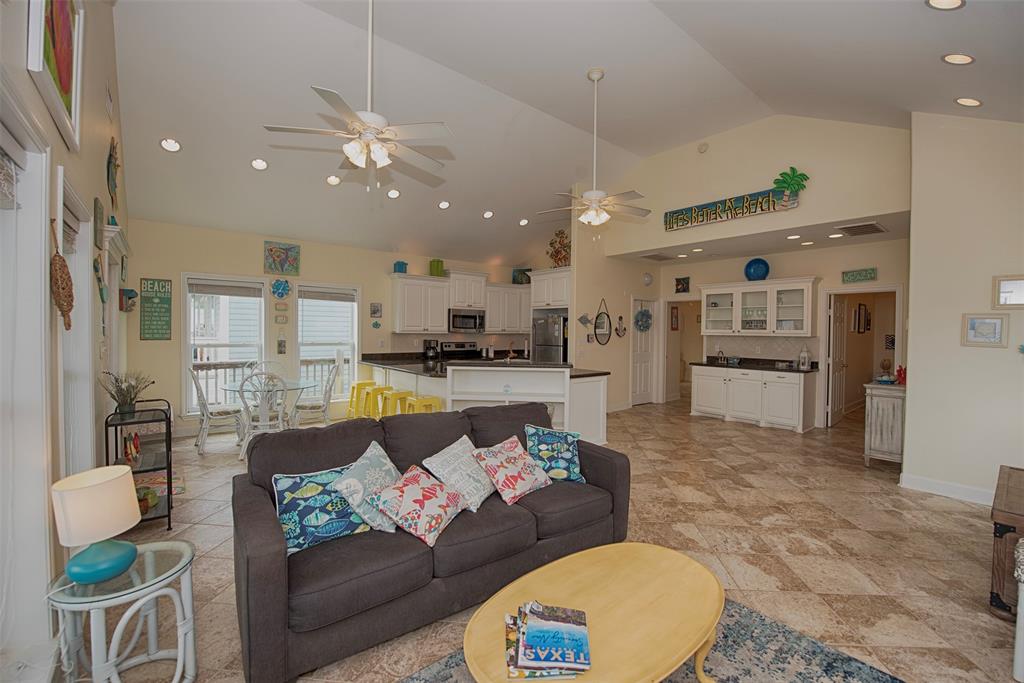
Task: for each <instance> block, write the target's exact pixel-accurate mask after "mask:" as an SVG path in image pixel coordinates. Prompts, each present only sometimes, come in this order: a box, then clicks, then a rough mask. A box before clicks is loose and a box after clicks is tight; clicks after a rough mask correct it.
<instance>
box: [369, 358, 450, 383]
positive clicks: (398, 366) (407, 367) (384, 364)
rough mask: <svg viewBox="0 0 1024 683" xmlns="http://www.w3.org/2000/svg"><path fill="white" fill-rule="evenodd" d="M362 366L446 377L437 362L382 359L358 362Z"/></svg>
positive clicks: (442, 367) (440, 364) (440, 377)
mask: <svg viewBox="0 0 1024 683" xmlns="http://www.w3.org/2000/svg"><path fill="white" fill-rule="evenodd" d="M359 362H360V363H362V364H363V365H372V366H375V367H378V368H384V369H386V370H398V371H399V372H408V373H411V374H413V375H419V376H420V377H435V378H438V379H444V378H445V377H447V376H448V371H447V370H446V369H445V364H444V363H442V362H439V361H425V360H422V359H420V360H418V361H417V360H413V359H411V358H396V359H394V360H391V359H384V358H374V359H370V360H367V359H363V360H361V361H359Z"/></svg>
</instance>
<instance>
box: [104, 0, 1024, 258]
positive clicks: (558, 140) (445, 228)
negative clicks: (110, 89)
mask: <svg viewBox="0 0 1024 683" xmlns="http://www.w3.org/2000/svg"><path fill="white" fill-rule="evenodd" d="M115 21H116V40H117V53H118V81H119V91H120V106H121V115H122V126H123V129H124V145H123V149H124V154H125V171H126V178H125V185H126V187H127V192H126V194H127V196H128V201H129V215H130V216H131V217H138V218H145V219H149V220H156V221H163V222H169V223H181V224H191V225H202V226H208V227H216V228H223V229H229V230H242V231H253V232H261V233H269V234H273V235H278V236H281V237H293V238H301V239H311V240H321V241H327V242H340V243H348V244H353V245H357V246H362V247H367V248H374V249H385V250H400V251H408V252H412V253H419V254H424V255H442V256H444V257H447V258H457V259H467V260H477V261H488V262H495V263H504V264H509V265H512V264H518V263H521V262H523V261H525V260H526V259H528V258H530V257H531V256H533V255H535V254H537V253H538V252H539V251H540V250H541V249H542V247H543V245H544V243H546V241H547V239H548V238H549V236H550V233H551V232H552V231H553V230H554V229H555V228H557V227H560V226H561V225H563V224H564V223H565V220H564V219H558V218H547V219H544V218H541V217H538V216H536V215H535V212H536V211H538V210H541V209H547V208H553V207H555V206H559V205H562V202H561V200H559V199H557V198H555V197H554V196H553V193H555V192H562V191H565V190H566V189H567V188H568V187H569V186H570V185H571V184H572V183H574V182H576V181H589V175H590V155H591V150H590V131H591V126H592V122H591V116H592V110H591V107H592V99H591V97H592V94H591V93H592V91H591V85H590V83H589V82H588V81H587V80H586V78H585V73H586V71H587V69H588V68H589V67H592V66H601V67H604V68H605V70H606V71H607V77H606V78H605V80H604V81H602V83H601V86H600V87H601V116H600V121H599V131H600V137H601V144H600V148H599V164H598V183H599V185H602V186H606V187H607V186H608V185H610V184H611V183H612V182H613V181H614V180H615V179H616V178H617V177H618V176H619V175H621V174H622V173H623V172H624V171H625V170H626V169H628V168H629V167H630V166H632V165H634V164H636V163H637V162H639V161H640V159H642V158H643V157H644V156H647V155H650V154H652V153H655V152H658V151H662V150H664V149H667V148H671V147H674V146H677V145H680V144H683V143H686V142H692V141H694V140H698V139H700V138H702V137H704V136H707V135H710V134H712V133H717V132H721V131H723V130H727V129H729V128H733V127H735V126H738V125H741V124H744V123H748V122H750V121H753V120H756V119H758V118H761V117H764V116H768V115H771V114H773V113H791V114H800V115H807V116H818V117H823V118H835V119H842V120H852V121H860V122H865V123H875V124H881V125H890V126H901V127H907V126H909V112H910V111H914V110H916V111H933V112H940V113H960V114H964V113H969V114H970V115H978V116H989V117H993V118H1001V119H1010V120H1022V119H1024V85H1022V84H1024V45H1022V42H1024V41H1021V39H1020V35H1021V30H1024V3H1019V2H1015V1H1013V0H1007V1H1006V2H1002V1H1000V0H990V1H987V2H979V1H977V0H973V1H972V2H970V3H969V6H968V7H967V8H966V9H965V10H961V11H957V12H936V11H933V10H929V9H928V8H927V7H925V5H924V3H923V2H921V0H816V1H815V2H807V1H806V0H773V1H772V2H764V1H754V0H730V1H724V0H688V1H680V2H671V1H664V2H648V1H646V0H600V1H599V0H595V1H593V2H590V1H584V0H564V1H559V0H546V1H543V2H540V1H534V0H488V1H476V2H469V1H466V0H458V1H452V0H436V1H435V0H377V3H376V5H375V32H376V35H377V37H378V38H377V41H376V49H375V59H376V63H375V73H374V110H375V111H377V112H379V113H381V114H384V115H385V116H386V117H387V118H388V119H389V120H390V121H391V122H393V123H407V122H414V121H438V120H440V121H445V122H446V123H448V125H449V127H450V128H451V129H452V131H453V133H454V137H453V138H451V139H449V140H447V141H444V142H438V143H429V144H426V145H422V146H419V145H418V146H417V147H418V148H419V149H421V150H422V151H424V152H426V153H429V154H432V155H434V156H437V157H438V158H440V159H442V160H443V161H444V162H445V168H444V169H442V170H441V171H439V172H438V173H437V174H436V175H435V176H430V175H427V174H424V173H423V172H419V171H416V170H415V169H412V168H410V167H408V166H407V165H405V164H403V163H402V162H395V163H394V164H393V165H392V167H390V168H389V169H386V170H385V173H384V174H383V176H382V181H383V188H382V190H380V191H373V192H367V191H366V188H365V186H364V185H363V184H362V182H363V181H364V178H363V177H362V176H360V175H358V174H356V173H354V172H350V173H346V174H343V178H344V182H342V184H341V185H340V186H338V187H331V186H328V185H327V184H326V182H325V178H326V176H328V175H330V174H332V173H338V171H337V168H338V165H339V163H340V161H341V154H340V151H339V149H338V144H337V143H336V142H334V141H333V140H332V139H331V138H321V137H315V136H298V135H287V134H280V133H268V132H267V131H265V130H264V129H263V127H262V126H263V124H265V123H277V124H286V125H296V126H310V127H325V126H332V127H333V126H334V125H335V124H336V123H337V120H336V119H335V118H332V112H331V111H330V110H329V108H328V107H327V106H326V105H325V104H324V103H323V102H322V101H321V100H320V99H319V98H318V97H317V96H316V95H315V94H314V93H313V92H312V91H311V90H310V88H309V86H310V85H319V86H323V87H327V88H331V89H334V90H337V91H339V92H340V93H341V94H342V95H343V96H344V97H345V99H346V100H347V101H348V102H349V103H350V104H351V105H353V107H355V108H360V109H361V108H363V107H364V106H365V93H366V30H365V27H366V3H365V2H362V1H329V2H328V1H322V0H308V1H305V2H304V1H302V0H266V1H262V2H255V1H253V2H198V1H194V0H121V1H120V2H118V4H117V5H116V6H115ZM951 51H965V52H970V53H971V54H974V55H975V56H976V57H978V63H976V64H974V65H971V66H969V67H962V68H960V67H949V66H947V65H944V64H942V63H941V62H940V61H939V56H940V55H941V54H943V53H944V52H951ZM962 95H968V96H972V97H978V98H979V99H982V100H983V101H984V102H985V106H984V107H983V108H982V109H980V110H977V111H971V112H965V110H963V109H962V108H960V107H957V106H956V105H955V104H953V102H952V100H953V99H954V98H955V97H958V96H962ZM164 137H173V138H175V139H177V140H179V141H180V142H181V144H182V149H181V151H180V152H178V153H176V154H169V153H167V152H164V151H162V150H161V149H160V146H159V141H160V139H161V138H164ZM255 157H260V158H263V159H266V160H267V161H268V162H269V168H268V169H267V170H266V171H262V172H257V171H254V170H253V169H252V168H251V167H250V165H249V162H250V160H251V159H253V158H255ZM392 188H396V189H399V190H400V191H401V196H400V197H399V198H398V199H396V200H391V199H387V198H386V197H385V195H384V191H386V190H387V189H392ZM636 189H638V190H639V191H641V192H643V188H636ZM441 200H447V201H449V202H451V208H449V209H447V210H445V211H442V210H439V209H438V208H437V203H438V202H439V201H441ZM640 203H641V204H642V202H640ZM488 209H489V210H492V211H494V212H495V216H494V218H492V219H490V220H484V219H483V218H482V217H481V213H482V212H483V211H484V210H488ZM521 218H529V219H530V224H529V225H527V226H526V227H520V226H519V220H520V219H521Z"/></svg>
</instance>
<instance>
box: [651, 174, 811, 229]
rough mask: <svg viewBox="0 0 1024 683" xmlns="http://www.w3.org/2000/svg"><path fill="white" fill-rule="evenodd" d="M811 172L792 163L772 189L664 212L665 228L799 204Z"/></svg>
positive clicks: (694, 224) (776, 180)
mask: <svg viewBox="0 0 1024 683" xmlns="http://www.w3.org/2000/svg"><path fill="white" fill-rule="evenodd" d="M808 178H809V176H808V175H807V174H806V173H801V172H800V171H798V170H796V168H794V167H793V166H790V167H789V170H788V171H783V172H782V173H780V174H779V177H778V178H776V179H775V180H774V181H773V183H772V184H773V185H774V187H773V188H771V189H769V190H759V191H757V192H748V193H747V194H741V195H737V196H735V197H727V198H725V199H719V200H717V201H713V202H706V203H704V204H697V205H696V206H688V207H686V208H685V209H674V210H673V211H666V212H665V230H666V231H671V230H682V229H683V228H692V227H695V226H698V225H706V224H708V223H719V222H721V221H728V220H732V219H733V218H746V217H747V216H756V215H759V214H762V213H773V212H775V211H785V210H786V209H793V208H796V206H797V204H799V203H800V192H801V190H803V189H805V188H806V185H805V183H806V182H807V180H808Z"/></svg>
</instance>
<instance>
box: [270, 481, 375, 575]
mask: <svg viewBox="0 0 1024 683" xmlns="http://www.w3.org/2000/svg"><path fill="white" fill-rule="evenodd" d="M348 467H349V465H346V466H345V467H336V468H334V469H330V470H322V471H320V472H310V473H309V474H275V475H274V477H273V483H274V504H275V505H276V506H277V518H278V520H280V522H281V529H282V530H283V531H284V540H285V544H286V545H287V548H288V554H289V555H290V554H291V553H296V552H298V551H300V550H305V549H306V548H309V547H312V546H314V545H316V544H317V543H323V542H324V541H329V540H331V539H333V538H340V537H342V536H348V535H350V534H358V533H361V532H363V531H369V530H370V525H368V524H366V523H365V522H364V521H363V518H362V517H360V516H359V515H358V514H356V511H355V510H353V509H352V506H351V505H349V503H348V501H347V500H345V497H344V496H342V495H341V494H340V493H338V492H337V491H335V490H334V488H333V487H332V486H331V485H332V484H333V483H334V482H335V480H337V478H338V477H340V476H342V475H343V474H344V473H345V470H347V469H348Z"/></svg>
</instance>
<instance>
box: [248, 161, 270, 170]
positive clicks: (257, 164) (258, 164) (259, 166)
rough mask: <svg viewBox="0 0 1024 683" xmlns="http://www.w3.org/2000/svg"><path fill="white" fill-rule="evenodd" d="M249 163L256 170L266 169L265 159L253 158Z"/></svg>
mask: <svg viewBox="0 0 1024 683" xmlns="http://www.w3.org/2000/svg"><path fill="white" fill-rule="evenodd" d="M249 165H250V166H252V167H253V168H255V169H256V170H257V171H266V170H267V162H266V160H265V159H253V160H252V161H250V162H249Z"/></svg>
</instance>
